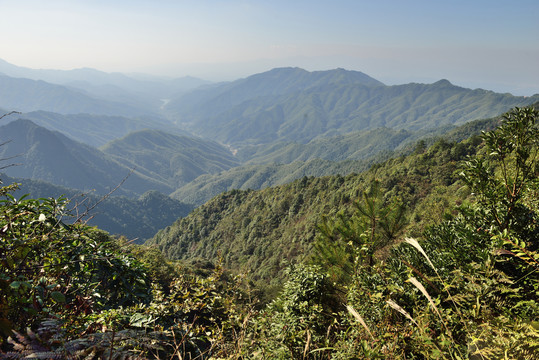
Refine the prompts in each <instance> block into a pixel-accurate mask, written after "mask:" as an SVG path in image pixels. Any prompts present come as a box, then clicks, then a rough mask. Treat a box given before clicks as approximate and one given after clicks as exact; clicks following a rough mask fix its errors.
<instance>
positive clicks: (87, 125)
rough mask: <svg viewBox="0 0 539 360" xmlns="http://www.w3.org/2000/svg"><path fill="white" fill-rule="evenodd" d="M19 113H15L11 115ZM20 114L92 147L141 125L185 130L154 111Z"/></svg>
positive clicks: (140, 127) (149, 127) (181, 132)
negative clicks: (136, 113) (126, 114)
mask: <svg viewBox="0 0 539 360" xmlns="http://www.w3.org/2000/svg"><path fill="white" fill-rule="evenodd" d="M16 116H17V115H12V117H16ZM12 117H10V119H11V118H12ZM18 117H19V118H22V119H28V120H32V122H34V123H36V124H37V125H39V126H42V127H44V128H47V129H49V130H54V131H58V132H61V133H62V134H64V135H66V136H68V137H70V138H71V139H73V140H76V141H78V142H82V143H85V144H88V145H90V146H93V147H100V146H102V145H105V144H106V143H108V142H110V141H112V140H115V139H118V138H121V137H124V136H125V135H127V134H129V133H130V132H132V131H137V130H142V129H159V130H163V131H167V132H169V133H172V134H178V135H180V134H185V132H184V131H182V130H181V129H180V128H178V127H177V126H175V125H173V124H172V123H170V122H169V121H168V120H165V119H163V118H161V117H159V116H152V115H145V116H137V117H123V116H108V115H95V114H58V113H52V112H47V111H33V112H27V113H24V114H20V115H18Z"/></svg>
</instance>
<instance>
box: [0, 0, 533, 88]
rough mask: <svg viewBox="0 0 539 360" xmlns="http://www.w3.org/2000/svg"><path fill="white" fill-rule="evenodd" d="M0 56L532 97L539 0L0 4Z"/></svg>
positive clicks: (37, 63) (53, 0)
mask: <svg viewBox="0 0 539 360" xmlns="http://www.w3.org/2000/svg"><path fill="white" fill-rule="evenodd" d="M0 13H1V14H2V20H1V21H0V44H1V46H0V59H3V60H5V61H8V62H10V63H12V64H14V65H18V66H24V67H30V68H40V69H64V70H69V69H75V68H82V67H90V68H94V69H98V70H102V71H106V72H123V73H135V72H137V73H148V74H154V75H162V76H170V77H181V76H187V75H189V76H196V77H200V78H202V79H205V80H210V81H226V80H234V79H237V78H241V77H246V76H249V75H252V74H254V73H259V72H263V71H267V70H270V69H272V68H275V67H284V66H297V67H301V68H304V69H306V70H309V71H315V70H328V69H334V68H345V69H349V70H357V71H362V72H364V73H366V74H368V75H370V76H372V77H374V78H376V79H377V80H380V81H382V82H384V83H385V84H388V85H393V84H403V83H408V82H422V83H431V82H435V81H437V80H440V79H448V80H449V81H451V82H452V83H453V84H456V85H459V86H464V87H469V88H484V89H488V90H494V91H497V92H510V93H513V94H515V95H524V96H528V95H532V94H535V93H539V1H537V0H488V1H486V0H464V1H461V0H371V1H366V0H331V1H330V0H327V1H322V0H308V1H307V0H259V1H256V0H174V1H173V0H85V1H82V0H47V1H42V0H31V1H26V0H0Z"/></svg>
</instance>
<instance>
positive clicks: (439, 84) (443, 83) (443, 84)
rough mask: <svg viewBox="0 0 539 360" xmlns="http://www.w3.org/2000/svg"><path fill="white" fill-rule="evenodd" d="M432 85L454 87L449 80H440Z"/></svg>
mask: <svg viewBox="0 0 539 360" xmlns="http://www.w3.org/2000/svg"><path fill="white" fill-rule="evenodd" d="M432 85H436V86H454V85H453V84H451V82H450V81H449V80H447V79H441V80H438V81H436V82H435V83H434V84H432Z"/></svg>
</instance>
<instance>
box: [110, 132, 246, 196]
mask: <svg viewBox="0 0 539 360" xmlns="http://www.w3.org/2000/svg"><path fill="white" fill-rule="evenodd" d="M101 150H102V151H103V152H104V153H105V154H107V155H109V156H110V157H111V158H113V159H115V160H116V161H118V162H120V163H122V164H124V166H127V167H129V168H136V169H137V171H138V172H140V173H141V174H144V175H145V176H147V177H148V178H152V179H156V180H158V181H160V182H163V183H166V184H168V185H169V186H170V187H171V188H173V189H176V188H178V187H180V186H182V185H185V184H186V183H188V182H190V181H192V180H193V179H195V178H196V177H198V176H200V175H202V174H213V173H218V172H221V171H224V170H228V169H230V168H232V167H235V166H238V165H239V162H238V160H237V159H236V158H235V157H234V156H233V155H232V154H231V153H230V151H229V150H228V149H227V148H226V147H224V146H222V145H219V144H217V143H215V142H213V141H210V140H204V139H201V138H194V137H187V136H176V135H173V134H169V133H166V132H163V131H158V130H141V131H137V132H133V133H130V134H129V135H127V136H125V137H123V138H121V139H117V140H114V141H112V142H110V143H108V144H106V145H105V146H103V147H102V148H101Z"/></svg>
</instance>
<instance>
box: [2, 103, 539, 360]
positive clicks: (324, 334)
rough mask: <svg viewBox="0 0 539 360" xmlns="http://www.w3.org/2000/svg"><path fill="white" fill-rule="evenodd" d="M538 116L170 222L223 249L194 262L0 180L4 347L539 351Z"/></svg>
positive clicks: (227, 354) (273, 352) (219, 203)
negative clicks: (115, 234) (132, 240)
mask: <svg viewBox="0 0 539 360" xmlns="http://www.w3.org/2000/svg"><path fill="white" fill-rule="evenodd" d="M538 120H539V112H537V111H536V110H534V109H532V108H525V109H518V108H517V109H514V110H512V111H511V112H510V113H507V114H506V115H504V117H503V120H502V122H501V124H500V126H499V127H498V128H497V129H496V130H495V131H491V132H487V133H485V134H484V135H482V136H481V137H478V136H475V137H472V138H470V139H467V140H466V141H463V142H455V143H453V142H448V141H444V140H439V141H436V142H435V143H434V144H433V145H432V146H430V147H426V146H424V145H425V144H418V146H416V147H415V149H414V153H413V154H411V155H409V156H401V157H397V158H394V159H391V160H388V161H386V162H385V163H383V164H380V165H377V166H374V167H373V168H372V169H371V170H369V171H368V172H367V173H364V174H363V175H348V176H346V177H337V176H333V177H324V178H303V179H301V180H298V181H296V182H294V183H291V184H288V185H284V186H280V187H275V188H268V189H265V190H260V191H238V190H236V191H232V192H228V193H225V194H223V195H221V196H219V197H216V198H215V199H213V200H212V201H211V202H210V203H208V204H207V206H203V207H201V208H199V209H198V210H197V211H195V212H194V213H193V214H192V216H190V217H188V218H186V219H187V221H186V219H184V220H179V221H178V222H176V224H175V225H174V226H172V227H170V228H169V229H167V230H166V231H164V232H163V233H161V235H162V236H161V240H163V241H161V242H160V244H159V245H160V246H161V247H163V248H164V249H166V251H169V252H175V255H176V256H178V257H181V256H183V257H185V258H191V259H193V257H194V256H196V255H199V254H207V255H208V256H210V257H211V258H212V259H216V262H215V263H214V264H208V263H207V262H205V261H198V265H202V268H200V267H199V268H198V269H196V272H194V273H193V272H191V271H190V270H189V267H188V266H186V264H185V263H182V265H180V266H177V265H176V264H172V263H170V262H167V261H166V259H165V258H163V256H162V255H161V254H160V253H159V252H156V249H155V247H154V248H147V247H137V246H130V245H127V244H125V243H122V242H121V241H120V242H119V241H116V240H114V239H113V238H111V237H110V236H108V235H107V234H105V233H103V232H101V231H98V230H95V229H91V228H87V227H85V226H84V225H82V224H73V225H66V224H65V223H63V222H62V217H63V215H64V212H63V210H64V208H65V207H64V205H65V204H64V202H63V201H62V200H61V199H60V200H55V199H49V200H45V199H42V200H33V199H19V200H17V199H15V198H13V196H11V195H10V194H11V193H12V191H13V190H14V189H13V187H12V186H7V187H2V188H1V189H0V193H1V194H2V196H3V197H5V200H3V201H2V206H1V207H0V228H1V229H2V240H3V241H2V242H0V254H1V255H2V257H1V258H0V259H1V260H2V261H1V262H0V288H1V289H2V292H1V294H2V296H1V297H0V334H1V337H0V340H1V342H0V352H2V355H4V354H5V355H6V356H7V357H9V358H17V359H18V358H25V357H37V358H39V357H42V358H74V359H83V358H91V357H94V358H95V357H97V358H144V359H146V358H148V359H149V358H174V357H178V358H200V359H210V358H219V359H238V358H253V359H267V358H272V359H283V360H284V359H313V360H314V359H354V358H395V359H409V358H417V359H424V358H428V359H464V358H485V359H500V358H515V359H534V358H535V357H536V354H537V352H538V351H539V324H538V323H537V316H538V315H539V306H538V303H537V291H539V276H538V275H537V269H538V266H539V254H538V251H539V245H538V242H537V238H538V237H537V235H538V224H539V211H538V209H539V207H538V201H537V192H538V186H539V184H538V182H537V178H538V177H537V164H538V161H539V130H538V128H537V123H538ZM419 145H421V146H419ZM234 210H236V211H238V212H239V213H240V214H243V215H244V217H243V218H239V217H236V216H235V214H234ZM315 212H317V214H316V215H317V216H318V220H313V219H314V218H315V214H314V213H315ZM293 222H295V226H289V224H291V223H293ZM179 229H180V230H182V229H183V230H182V231H178V230H179ZM245 229H248V230H249V233H248V232H247V231H245V232H244V230H245ZM174 232H176V234H174ZM255 232H256V233H257V234H256V236H255V235H253V239H249V235H250V233H255ZM290 232H293V233H294V234H293V235H292V236H290V234H289V233H290ZM167 234H168V235H172V234H174V236H171V237H169V238H168V239H167V237H166V235H167ZM189 234H193V236H191V235H189ZM211 235H214V236H213V238H212V236H211ZM273 235H278V237H277V238H276V239H275V238H272V236H273ZM411 236H413V237H414V238H411ZM282 238H286V239H287V240H288V242H286V243H285V242H284V241H281V242H280V243H279V241H280V239H282ZM156 240H158V237H156V238H155V239H154V241H155V242H157V241H156ZM164 240H167V241H164ZM168 240H170V241H168ZM210 240H211V241H210ZM246 240H248V241H246ZM274 242H277V243H279V245H280V247H279V248H277V247H275V246H274V245H273V243H274ZM175 244H179V245H181V246H176V247H175V246H174V245H175ZM259 249H260V250H259ZM300 251H305V253H303V254H302V253H301V252H300ZM263 252H266V253H265V254H264V256H265V257H268V256H269V258H270V259H272V260H273V262H270V263H266V262H264V260H265V258H263V257H261V256H260V255H261V253H263ZM273 252H278V255H277V256H274V255H275V254H274V253H273ZM219 253H220V254H219ZM249 254H250V256H249ZM283 258H284V259H286V260H288V261H289V263H288V264H284V261H282V260H283ZM218 259H222V260H218ZM194 260H196V259H194ZM196 264H197V261H195V262H193V265H196ZM225 264H226V265H228V266H230V268H231V269H232V272H227V271H225V270H224V269H223V265H225ZM256 266H258V267H259V268H256ZM283 266H286V267H287V268H286V269H283ZM247 270H251V271H252V273H253V274H255V276H259V277H260V279H264V280H265V281H264V282H263V283H264V284H266V285H267V284H268V282H269V281H268V279H270V278H272V279H273V281H275V278H279V277H281V278H282V286H279V287H280V288H281V291H279V293H278V294H276V295H275V294H272V295H273V296H272V297H271V298H272V300H271V301H269V302H264V303H259V302H257V298H258V300H260V297H259V296H260V290H261V288H260V287H256V284H253V283H252V281H249V280H250V279H249V276H248V277H247V278H245V277H242V276H235V274H237V273H238V271H239V272H240V273H241V272H242V271H247ZM253 285H255V288H253ZM266 295H268V292H266ZM262 300H266V301H267V299H262ZM27 327H28V330H26V331H25V328H27Z"/></svg>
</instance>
